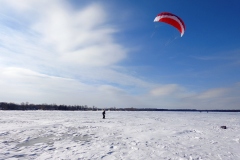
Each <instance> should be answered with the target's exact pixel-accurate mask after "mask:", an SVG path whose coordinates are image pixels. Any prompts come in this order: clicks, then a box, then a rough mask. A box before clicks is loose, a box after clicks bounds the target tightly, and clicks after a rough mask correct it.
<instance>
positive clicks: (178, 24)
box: [154, 12, 185, 37]
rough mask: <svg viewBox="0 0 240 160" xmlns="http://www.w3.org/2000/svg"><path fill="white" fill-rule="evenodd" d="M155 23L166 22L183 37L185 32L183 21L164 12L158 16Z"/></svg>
mask: <svg viewBox="0 0 240 160" xmlns="http://www.w3.org/2000/svg"><path fill="white" fill-rule="evenodd" d="M154 22H164V23H167V24H170V25H172V26H173V27H175V28H176V29H177V30H178V31H179V32H180V33H181V37H182V36H183V34H184V32H185V24H184V22H183V20H182V19H181V18H179V17H178V16H176V15H174V14H172V13H169V12H162V13H160V14H158V15H157V17H156V18H155V19H154Z"/></svg>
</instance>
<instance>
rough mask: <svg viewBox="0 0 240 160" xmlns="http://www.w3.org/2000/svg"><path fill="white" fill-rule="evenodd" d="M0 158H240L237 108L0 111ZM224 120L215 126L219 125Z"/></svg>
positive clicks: (180, 159)
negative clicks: (229, 110) (210, 110)
mask: <svg viewBox="0 0 240 160" xmlns="http://www.w3.org/2000/svg"><path fill="white" fill-rule="evenodd" d="M0 114H1V117H0V159H1V160H6V159H9V160H10V159H11V160H13V159H38V160H42V159H83V160H85V159H86V160H87V159H91V160H92V159H103V160H120V159H124V160H125V159H127V160H136V159H137V160H146V159H156V160H159V159H171V160H174V159H176V160H190V159H191V160H201V159H204V160H205V159H216V160H217V159H224V160H232V159H240V153H239V148H240V132H239V130H240V114H239V113H203V112H202V113H200V112H127V111H126V112H113V111H107V112H106V119H101V118H102V117H101V116H102V115H101V112H100V111H95V112H93V111H80V112H77V111H70V112H69V111H68V112H67V111H65V112H64V111H0ZM223 125H225V126H227V129H221V128H220V126H223Z"/></svg>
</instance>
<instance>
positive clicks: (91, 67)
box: [0, 0, 240, 109]
mask: <svg viewBox="0 0 240 160" xmlns="http://www.w3.org/2000/svg"><path fill="white" fill-rule="evenodd" d="M239 6H240V1H239V0H231V1H228V2H227V1H224V0H212V1H208V0H202V1H196V0H191V1H190V0H182V1H176V0H175V1H173V0H171V1H164V0H152V1H147V0H136V1H133V0H132V1H129V0H121V1H120V0H102V1H101V0H95V1H94V0H81V1H77V0H51V1H48V0H42V1H37V0H18V1H15V0H0V102H12V103H21V102H28V103H34V104H42V103H47V104H65V105H88V106H95V107H99V108H108V107H117V108H128V107H136V108H165V109H240V74H239V73H240V72H239V71H240V21H239V20H238V16H239V15H240V10H239ZM161 12H171V13H173V14H175V15H177V16H179V17H181V19H182V20H183V21H184V23H185V25H186V31H185V33H184V35H183V37H181V36H180V33H179V32H178V31H177V30H176V29H175V28H174V27H172V26H170V25H168V24H165V23H161V22H153V20H154V18H155V17H156V16H157V14H159V13H161Z"/></svg>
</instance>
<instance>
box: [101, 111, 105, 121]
mask: <svg viewBox="0 0 240 160" xmlns="http://www.w3.org/2000/svg"><path fill="white" fill-rule="evenodd" d="M102 115H103V119H105V109H104V110H103V112H102Z"/></svg>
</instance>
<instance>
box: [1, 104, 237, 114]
mask: <svg viewBox="0 0 240 160" xmlns="http://www.w3.org/2000/svg"><path fill="white" fill-rule="evenodd" d="M102 109H103V108H97V107H95V106H93V107H88V106H87V105H56V104H29V103H28V102H26V103H21V104H16V103H7V102H0V110H61V111H97V110H102ZM104 109H106V110H108V111H180V112H240V110H197V109H158V108H133V107H131V108H116V107H110V108H104Z"/></svg>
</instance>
